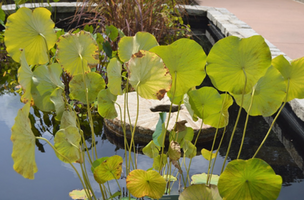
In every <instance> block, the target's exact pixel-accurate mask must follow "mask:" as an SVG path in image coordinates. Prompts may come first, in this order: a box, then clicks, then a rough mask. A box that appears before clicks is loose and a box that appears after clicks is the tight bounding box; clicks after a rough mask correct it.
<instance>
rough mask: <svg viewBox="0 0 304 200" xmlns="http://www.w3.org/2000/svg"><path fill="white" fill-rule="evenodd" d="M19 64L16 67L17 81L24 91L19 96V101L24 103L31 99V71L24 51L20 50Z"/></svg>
mask: <svg viewBox="0 0 304 200" xmlns="http://www.w3.org/2000/svg"><path fill="white" fill-rule="evenodd" d="M20 64H21V66H20V68H19V69H18V82H19V83H20V85H21V86H22V89H23V91H24V94H23V95H22V96H21V101H22V102H23V103H26V102H28V101H31V99H32V94H31V87H32V77H33V72H32V70H31V68H30V66H29V65H28V64H27V61H26V58H25V54H24V51H22V52H21V56H20Z"/></svg>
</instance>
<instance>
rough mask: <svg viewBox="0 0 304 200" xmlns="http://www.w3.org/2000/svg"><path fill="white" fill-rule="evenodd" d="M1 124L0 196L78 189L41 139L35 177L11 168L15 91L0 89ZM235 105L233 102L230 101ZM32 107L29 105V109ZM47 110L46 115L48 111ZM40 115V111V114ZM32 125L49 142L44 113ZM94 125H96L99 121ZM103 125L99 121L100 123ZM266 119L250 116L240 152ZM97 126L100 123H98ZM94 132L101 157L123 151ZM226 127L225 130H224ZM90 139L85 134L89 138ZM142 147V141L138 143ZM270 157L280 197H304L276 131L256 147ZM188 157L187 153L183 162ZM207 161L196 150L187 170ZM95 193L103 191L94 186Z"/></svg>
mask: <svg viewBox="0 0 304 200" xmlns="http://www.w3.org/2000/svg"><path fill="white" fill-rule="evenodd" d="M0 102H1V107H0V130H1V140H0V156H1V160H2V161H1V164H0V197H1V198H0V199H4V200H24V199H32V200H39V199H44V200H65V199H67V200H68V199H71V198H70V197H69V196H68V193H69V192H70V191H72V190H73V189H81V184H80V182H79V180H78V178H77V176H76V174H75V172H74V171H73V169H72V168H71V166H70V165H69V164H66V163H63V162H61V161H59V159H57V157H56V156H55V154H54V152H53V150H52V149H51V148H50V147H49V146H48V145H47V144H44V142H41V143H42V145H43V148H44V151H45V152H44V153H42V152H41V151H39V150H38V147H37V148H36V162H37V166H38V172H37V173H36V174H35V179H34V180H28V179H24V178H23V177H22V176H21V175H19V174H17V173H16V172H15V171H14V170H13V167H12V166H13V160H12V158H11V151H12V143H11V141H10V134H11V130H10V129H11V127H12V125H13V124H14V118H15V117H16V115H17V112H18V109H20V108H21V107H22V106H23V104H22V103H20V101H19V96H18V95H13V94H3V95H2V96H0ZM233 109H236V107H233V108H232V110H233ZM31 113H32V114H34V113H33V110H31ZM47 116H48V115H47ZM41 118H43V117H41ZM36 119H37V120H36V123H35V127H36V128H37V129H45V131H44V132H43V133H42V135H43V137H46V138H47V139H49V140H50V141H51V142H53V135H52V134H51V133H52V132H53V130H52V129H53V128H52V127H49V125H46V124H47V123H45V122H44V121H47V119H38V118H37V117H36ZM97 126H98V125H97ZM100 126H102V125H100ZM268 127H269V125H268V124H267V123H266V122H265V121H264V120H263V118H259V117H257V118H252V119H251V120H250V122H249V126H248V129H249V130H252V131H249V132H248V134H247V136H246V139H245V144H244V150H243V152H242V155H241V158H243V159H246V158H250V157H251V156H252V155H253V153H254V152H255V149H256V148H257V146H258V144H259V143H260V141H261V140H262V138H263V136H264V135H265V133H266V132H267V129H268ZM99 128H101V127H99ZM100 130H102V131H101V133H100V135H99V136H98V137H97V142H98V143H97V151H98V156H99V157H104V156H112V155H120V156H122V157H124V150H122V149H120V148H118V147H117V145H114V144H112V143H111V142H110V141H109V140H107V138H106V137H105V134H104V132H103V129H100ZM228 132H229V131H228ZM241 132H242V128H241V126H240V128H239V130H238V132H237V133H236V136H235V141H234V142H233V144H234V145H233V148H232V149H231V153H230V156H229V159H235V157H236V154H237V151H238V148H237V147H238V144H239V142H240V140H241ZM87 142H88V143H89V140H88V141H87ZM227 143H228V139H225V142H224V144H223V146H222V148H221V149H220V157H219V158H218V160H217V165H216V167H215V169H214V173H215V174H219V172H220V170H221V165H222V163H223V156H224V154H225V150H226V148H227ZM139 148H140V147H139ZM137 156H138V168H140V169H144V170H146V169H149V168H150V167H151V166H152V159H150V158H148V157H146V156H144V155H142V154H138V155H137ZM257 157H258V158H262V159H263V160H265V161H266V162H268V163H269V164H270V165H271V166H272V167H273V169H274V170H275V172H276V173H277V174H280V175H281V176H282V177H283V180H284V183H283V187H282V190H281V193H280V196H279V198H278V199H279V200H286V199H293V200H297V199H303V198H302V197H303V196H304V190H303V188H304V183H303V179H304V176H303V171H301V170H300V169H299V167H298V166H297V165H296V163H295V162H294V161H293V159H292V157H291V156H290V155H289V153H288V152H287V151H286V150H285V148H284V146H283V145H282V144H281V143H280V141H279V140H278V138H277V136H276V135H275V134H274V133H272V134H271V135H270V137H269V138H268V140H267V142H266V144H265V146H264V147H263V149H262V150H261V151H260V153H259V154H258V156H257ZM188 162H189V160H188V159H186V163H188ZM75 166H76V167H77V169H79V167H78V164H75ZM207 169H208V162H207V161H206V160H204V159H203V157H202V156H196V157H195V158H194V159H193V163H192V165H191V175H193V174H197V173H203V172H207ZM89 176H90V179H91V180H92V183H94V178H93V176H92V174H89ZM119 182H120V183H121V185H124V182H125V179H120V180H119ZM109 184H110V188H111V191H112V192H113V193H114V192H116V191H117V189H118V188H117V185H116V183H115V181H110V182H109ZM93 188H94V190H96V192H97V191H98V188H99V187H98V185H97V184H93ZM172 193H173V194H178V184H177V183H176V184H175V185H174V189H173V192H172ZM97 195H98V196H101V195H100V193H98V192H97Z"/></svg>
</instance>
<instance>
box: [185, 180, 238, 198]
mask: <svg viewBox="0 0 304 200" xmlns="http://www.w3.org/2000/svg"><path fill="white" fill-rule="evenodd" d="M190 199H202V200H222V198H221V196H220V194H219V192H218V189H217V187H216V186H215V185H210V186H206V185H204V184H199V185H191V186H190V187H187V188H186V189H185V190H184V191H183V192H182V193H181V194H180V197H179V200H190ZM235 200H236V199H235Z"/></svg>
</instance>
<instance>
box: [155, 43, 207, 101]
mask: <svg viewBox="0 0 304 200" xmlns="http://www.w3.org/2000/svg"><path fill="white" fill-rule="evenodd" d="M150 51H151V52H154V53H156V54H157V55H159V56H160V57H161V58H162V59H163V61H164V63H165V65H166V66H167V67H168V69H169V72H170V73H171V76H172V87H171V90H170V92H169V93H168V95H169V96H170V95H171V97H172V94H173V92H174V90H175V94H174V96H175V97H180V99H182V98H183V95H184V94H185V93H186V92H187V91H188V90H189V89H190V88H192V87H195V86H197V85H200V84H201V83H202V82H203V80H204V78H205V76H206V73H205V65H206V54H205V52H204V50H203V48H202V47H201V46H200V45H199V44H198V43H196V42H195V41H194V40H190V39H186V38H182V39H179V40H177V41H175V42H173V43H172V44H170V45H168V46H157V47H154V48H153V49H151V50H150ZM175 82H176V86H175ZM171 101H174V102H175V98H174V99H172V100H171Z"/></svg>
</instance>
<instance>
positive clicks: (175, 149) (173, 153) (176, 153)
mask: <svg viewBox="0 0 304 200" xmlns="http://www.w3.org/2000/svg"><path fill="white" fill-rule="evenodd" d="M180 149H181V147H180V145H179V144H178V143H177V142H174V141H171V142H170V145H169V149H168V156H169V158H170V160H178V159H179V158H180V157H181V150H180Z"/></svg>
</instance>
